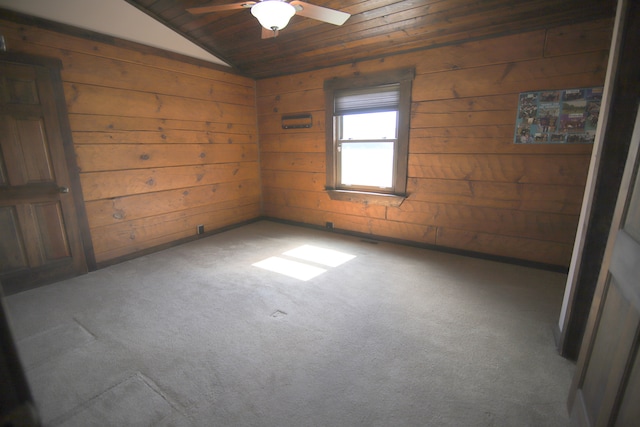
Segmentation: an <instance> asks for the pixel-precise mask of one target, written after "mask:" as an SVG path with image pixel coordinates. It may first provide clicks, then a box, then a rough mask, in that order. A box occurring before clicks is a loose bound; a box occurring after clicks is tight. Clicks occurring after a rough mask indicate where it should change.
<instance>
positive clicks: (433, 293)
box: [7, 221, 574, 427]
mask: <svg viewBox="0 0 640 427" xmlns="http://www.w3.org/2000/svg"><path fill="white" fill-rule="evenodd" d="M270 269H273V270H276V271H271V270H270ZM278 269H281V270H282V271H283V272H277V270H278ZM291 276H296V277H291ZM565 279H566V277H565V275H563V274H559V273H554V272H548V271H542V270H535V269H531V268H526V267H521V266H514V265H509V264H502V263H497V262H492V261H486V260H479V259H474V258H468V257H462V256H456V255H451V254H445V253H440V252H433V251H428V250H423V249H416V248H410V247H403V246H399V245H394V244H390V243H382V242H381V243H378V244H374V243H371V242H368V241H363V240H361V239H358V238H355V237H348V236H342V235H338V234H335V233H331V232H325V231H318V230H311V229H307V228H301V227H295V226H290V225H285V224H280V223H274V222H269V221H261V222H257V223H253V224H250V225H247V226H244V227H241V228H238V229H234V230H231V231H228V232H225V233H221V234H218V235H214V236H210V237H206V238H202V239H200V240H197V241H195V242H192V243H188V244H185V245H182V246H179V247H175V248H172V249H169V250H166V251H163V252H158V253H155V254H152V255H148V256H144V257H141V258H137V259H135V260H132V261H129V262H125V263H122V264H118V265H115V266H112V267H109V268H105V269H103V270H100V271H97V272H93V273H90V274H88V275H85V276H81V277H77V278H75V279H71V280H66V281H63V282H59V283H56V284H53V285H50V286H46V287H43V288H39V289H36V290H32V291H27V292H24V293H21V294H17V295H13V296H11V297H9V298H7V305H8V307H9V313H10V316H11V319H12V324H13V327H14V332H15V335H16V338H17V339H18V346H19V349H20V351H21V355H22V358H23V362H24V364H25V366H26V369H27V376H28V378H29V382H30V384H31V386H32V391H33V394H34V395H35V399H36V402H37V404H38V408H39V410H40V413H41V415H42V418H43V419H44V421H45V425H51V426H92V425H95V426H124V425H136V426H169V425H176V426H183V425H184V426H187V425H193V426H273V427H285V426H344V427H349V426H385V427H388V426H439V427H442V426H456V427H457V426H564V425H567V415H566V410H565V400H566V396H567V392H568V388H569V384H570V380H571V375H572V372H573V369H574V368H573V365H572V363H570V362H568V361H566V360H564V359H562V358H561V357H560V356H558V354H557V352H556V350H555V347H554V340H553V336H552V327H553V325H554V324H555V322H556V321H557V318H558V312H559V308H560V305H561V301H562V294H563V289H564V283H565Z"/></svg>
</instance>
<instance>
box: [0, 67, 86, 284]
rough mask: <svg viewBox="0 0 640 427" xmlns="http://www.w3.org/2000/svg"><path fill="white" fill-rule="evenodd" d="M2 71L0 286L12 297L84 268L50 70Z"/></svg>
mask: <svg viewBox="0 0 640 427" xmlns="http://www.w3.org/2000/svg"><path fill="white" fill-rule="evenodd" d="M0 71H1V72H0V143H1V158H0V160H1V163H2V164H1V165H0V171H1V173H0V175H1V176H2V177H1V178H0V219H1V220H2V223H1V227H0V241H2V243H1V244H0V251H1V252H2V255H3V261H2V262H1V263H0V281H1V282H2V284H3V286H4V287H5V290H6V291H9V293H12V292H16V291H20V290H23V289H26V288H29V287H32V286H34V285H38V284H44V283H50V282H53V281H55V280H59V279H62V278H64V277H70V276H73V275H77V274H81V273H83V272H86V271H87V266H86V261H85V253H84V248H83V245H82V241H81V238H80V229H79V221H78V217H77V215H78V214H77V210H76V207H75V206H76V205H75V200H74V199H73V197H74V194H72V193H70V192H69V188H73V186H72V185H71V176H70V168H69V165H68V164H67V154H66V152H65V147H64V143H63V136H62V132H61V124H60V122H59V120H60V112H59V110H58V106H57V104H56V100H55V99H54V93H55V90H54V87H53V84H54V83H53V80H52V78H51V75H50V70H49V69H48V68H46V67H44V66H39V65H28V64H19V63H15V62H5V61H0Z"/></svg>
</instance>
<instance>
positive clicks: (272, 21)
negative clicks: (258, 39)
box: [187, 0, 351, 38]
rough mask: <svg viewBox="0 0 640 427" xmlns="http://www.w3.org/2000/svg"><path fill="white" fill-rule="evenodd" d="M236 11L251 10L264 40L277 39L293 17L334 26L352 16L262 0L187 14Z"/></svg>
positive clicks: (201, 8) (281, 0) (298, 3)
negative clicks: (260, 26)
mask: <svg viewBox="0 0 640 427" xmlns="http://www.w3.org/2000/svg"><path fill="white" fill-rule="evenodd" d="M235 9H251V14H252V15H253V16H255V17H256V18H257V19H258V21H259V22H260V25H262V28H263V30H262V38H266V37H276V36H277V35H278V32H279V31H280V30H282V29H283V28H284V27H286V26H287V24H288V23H289V20H290V19H291V17H292V16H293V15H300V16H304V17H306V18H311V19H316V20H318V21H322V22H327V23H329V24H333V25H342V24H344V23H345V21H346V20H347V19H349V17H350V16H351V15H350V14H348V13H346V12H342V11H339V10H335V9H329V8H327V7H322V6H316V5H313V4H309V3H306V2H303V1H297V0H293V1H286V0H260V1H246V2H242V3H231V4H223V5H212V6H199V7H192V8H189V9H187V12H189V13H191V14H193V15H200V14H203V13H211V12H221V11H226V10H235Z"/></svg>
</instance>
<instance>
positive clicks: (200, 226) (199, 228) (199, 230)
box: [196, 224, 204, 234]
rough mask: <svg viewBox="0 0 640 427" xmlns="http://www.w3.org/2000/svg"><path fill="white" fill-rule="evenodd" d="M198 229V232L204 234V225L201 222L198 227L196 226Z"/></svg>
mask: <svg viewBox="0 0 640 427" xmlns="http://www.w3.org/2000/svg"><path fill="white" fill-rule="evenodd" d="M196 230H197V233H198V234H204V225H202V224H200V225H199V226H198V227H196Z"/></svg>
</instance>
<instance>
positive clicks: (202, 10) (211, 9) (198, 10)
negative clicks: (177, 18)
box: [187, 1, 256, 15]
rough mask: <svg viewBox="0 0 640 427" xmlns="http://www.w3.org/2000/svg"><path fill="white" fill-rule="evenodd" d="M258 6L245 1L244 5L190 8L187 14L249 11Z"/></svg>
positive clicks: (232, 4) (252, 2) (233, 4)
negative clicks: (237, 10)
mask: <svg viewBox="0 0 640 427" xmlns="http://www.w3.org/2000/svg"><path fill="white" fill-rule="evenodd" d="M254 4H256V2H254V1H245V2H242V3H231V4H222V5H214V6H199V7H190V8H189V9H187V12H189V13H191V14H193V15H200V14H202V13H211V12H222V11H225V10H236V9H248V8H250V7H251V6H253V5H254Z"/></svg>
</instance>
